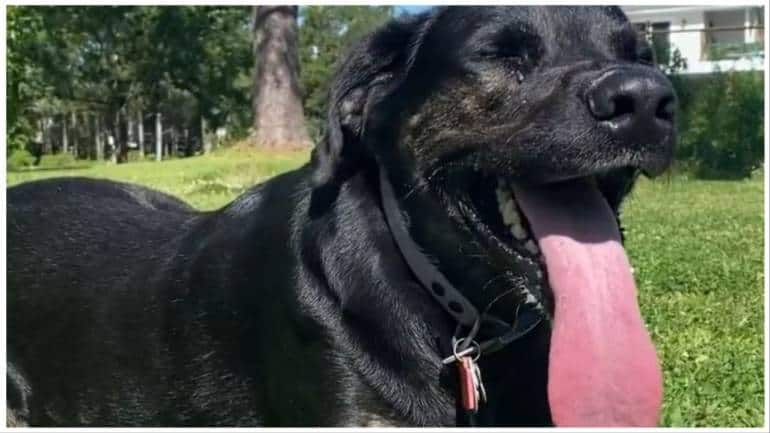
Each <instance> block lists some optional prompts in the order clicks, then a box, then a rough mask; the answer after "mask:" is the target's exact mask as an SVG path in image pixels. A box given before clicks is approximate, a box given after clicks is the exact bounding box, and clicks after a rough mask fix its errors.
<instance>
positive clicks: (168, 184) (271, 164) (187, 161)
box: [8, 150, 309, 210]
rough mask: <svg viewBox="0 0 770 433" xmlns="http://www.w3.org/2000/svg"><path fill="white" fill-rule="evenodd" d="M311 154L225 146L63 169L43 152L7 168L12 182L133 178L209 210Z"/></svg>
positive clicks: (294, 165)
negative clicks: (23, 166) (29, 163)
mask: <svg viewBox="0 0 770 433" xmlns="http://www.w3.org/2000/svg"><path fill="white" fill-rule="evenodd" d="M308 158H309V152H288V153H275V152H253V151H252V152H249V151H239V150H225V151H220V152H214V153H213V154H211V155H207V156H197V157H193V158H182V159H173V160H170V161H163V162H161V163H157V162H154V161H142V162H132V163H128V164H120V165H114V164H107V163H88V162H85V163H84V162H82V161H78V166H77V167H75V168H73V169H64V170H63V169H60V168H59V166H60V165H61V161H60V159H61V158H60V157H59V156H58V155H56V156H44V157H43V159H42V160H41V163H40V166H39V167H37V168H33V169H29V170H20V171H13V172H8V185H9V186H12V185H15V184H17V183H21V182H28V181H31V180H37V179H44V178H49V177H59V176H87V177H96V178H103V179H112V180H119V181H124V182H133V183H138V184H141V185H145V186H148V187H151V188H156V189H158V190H160V191H163V192H167V193H169V194H173V195H175V196H177V197H180V198H182V199H184V200H185V201H187V202H188V203H190V204H191V205H193V206H195V207H197V208H199V209H205V210H211V209H217V208H219V207H221V206H222V205H224V204H226V203H228V202H229V201H231V200H232V199H233V198H234V197H235V196H237V195H238V194H240V193H242V192H243V191H245V190H246V189H248V188H249V187H251V186H253V185H255V184H257V183H259V182H262V181H264V180H265V179H268V178H270V177H273V176H275V175H276V174H279V173H283V172H285V171H287V170H291V169H293V168H296V167H299V166H300V165H302V164H303V163H304V162H306V161H307V160H308Z"/></svg>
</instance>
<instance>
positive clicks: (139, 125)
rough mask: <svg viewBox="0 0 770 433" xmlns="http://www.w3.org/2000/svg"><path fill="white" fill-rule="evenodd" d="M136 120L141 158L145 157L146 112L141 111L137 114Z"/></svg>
mask: <svg viewBox="0 0 770 433" xmlns="http://www.w3.org/2000/svg"><path fill="white" fill-rule="evenodd" d="M136 122H137V124H136V127H137V139H138V140H137V141H138V144H139V158H140V159H144V113H142V112H141V111H140V112H139V113H138V114H137V119H136Z"/></svg>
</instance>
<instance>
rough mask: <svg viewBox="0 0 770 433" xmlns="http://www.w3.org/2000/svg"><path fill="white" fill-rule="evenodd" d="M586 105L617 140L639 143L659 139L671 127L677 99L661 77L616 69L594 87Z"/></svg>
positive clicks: (625, 69)
mask: <svg viewBox="0 0 770 433" xmlns="http://www.w3.org/2000/svg"><path fill="white" fill-rule="evenodd" d="M586 103H587V104H588V110H589V111H590V112H591V115H592V116H593V117H594V119H596V120H597V121H599V122H601V123H603V124H605V125H607V126H609V127H610V128H611V130H612V131H613V134H615V135H618V136H619V137H618V138H620V139H629V138H633V139H639V138H643V136H645V135H652V136H659V135H661V134H660V133H661V132H667V130H668V129H670V128H671V127H672V123H673V119H674V110H675V105H676V99H675V97H674V91H673V88H672V87H671V84H670V83H669V82H668V80H666V78H665V77H664V76H663V75H662V74H661V73H659V72H657V71H654V70H650V69H649V68H645V69H641V68H638V69H637V68H616V69H612V70H610V71H608V72H604V73H602V74H600V75H599V77H598V78H597V79H596V80H595V81H594V82H593V83H591V85H590V87H589V89H588V91H587V93H586ZM640 134H641V136H640Z"/></svg>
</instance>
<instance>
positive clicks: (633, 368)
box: [514, 182, 663, 427]
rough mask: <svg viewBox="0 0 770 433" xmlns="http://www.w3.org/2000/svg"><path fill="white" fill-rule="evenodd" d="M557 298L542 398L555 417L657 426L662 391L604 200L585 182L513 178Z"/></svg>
mask: <svg viewBox="0 0 770 433" xmlns="http://www.w3.org/2000/svg"><path fill="white" fill-rule="evenodd" d="M514 194H515V195H516V199H517V201H518V203H519V205H520V206H521V208H522V211H523V212H524V213H525V215H526V217H527V219H528V220H529V223H530V226H531V227H532V231H533V233H534V235H535V237H536V238H537V241H538V243H539V245H540V250H541V251H542V253H543V257H544V258H545V264H546V267H547V270H548V282H549V284H550V286H551V289H552V290H553V294H554V300H555V312H554V324H553V330H552V334H551V352H550V355H549V366H548V401H549V404H550V407H551V416H552V418H553V421H554V423H555V424H556V425H557V426H591V427H598V426H655V425H656V424H657V422H658V416H659V413H660V405H661V399H662V396H663V387H662V376H661V371H660V365H659V363H658V358H657V356H656V354H655V348H654V347H653V345H652V340H651V339H650V336H649V334H648V333H647V330H646V329H645V327H644V323H643V322H642V317H641V314H640V312H639V306H638V304H637V301H636V286H635V284H634V278H633V275H632V274H631V267H630V265H629V262H628V258H627V257H626V254H625V251H624V250H623V247H622V246H621V243H620V232H619V230H618V226H617V223H616V220H615V217H614V215H613V212H612V210H611V209H610V207H609V205H608V204H607V201H606V200H605V199H604V197H602V195H601V193H600V192H599V190H598V188H597V187H596V186H594V185H591V184H589V183H587V182H569V183H565V184H561V185H552V186H546V187H536V188H533V187H522V186H515V187H514Z"/></svg>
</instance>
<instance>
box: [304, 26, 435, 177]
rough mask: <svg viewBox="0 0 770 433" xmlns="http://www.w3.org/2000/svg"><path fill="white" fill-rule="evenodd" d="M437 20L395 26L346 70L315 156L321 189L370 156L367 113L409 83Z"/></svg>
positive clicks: (367, 43)
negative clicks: (365, 137) (427, 33)
mask: <svg viewBox="0 0 770 433" xmlns="http://www.w3.org/2000/svg"><path fill="white" fill-rule="evenodd" d="M431 17H432V15H430V14H428V13H426V14H423V15H418V16H415V17H411V18H408V19H405V20H403V19H402V20H394V21H391V22H390V23H388V24H386V25H385V26H383V27H382V28H380V29H379V30H377V31H376V32H374V33H373V34H371V35H369V36H368V37H367V38H365V39H364V40H363V41H361V42H360V43H358V44H357V45H356V46H354V47H353V49H352V50H351V51H350V53H349V54H348V56H347V57H346V59H345V60H344V62H343V63H342V64H341V65H340V67H339V69H338V70H337V74H336V76H335V80H334V82H333V83H332V86H331V89H330V92H329V93H330V94H329V109H328V112H327V116H328V118H327V128H326V133H325V135H324V138H323V139H322V141H321V142H320V143H319V144H318V145H317V146H316V148H315V149H314V150H313V157H312V158H313V165H314V167H315V173H314V176H313V178H314V182H315V184H316V185H323V184H326V183H328V182H330V181H332V180H334V179H335V178H337V177H338V176H339V175H340V174H341V173H343V172H345V171H346V170H347V169H348V168H349V167H350V166H351V165H352V164H355V163H356V162H360V158H362V157H364V156H365V154H366V150H365V149H364V148H363V146H362V145H361V144H360V141H361V139H362V135H363V134H364V125H365V122H366V115H367V107H369V106H372V105H373V104H374V103H376V102H379V101H378V100H381V99H383V98H385V97H387V95H389V94H391V93H392V92H393V91H394V90H395V89H396V88H398V86H399V85H400V83H402V82H403V81H404V79H405V77H406V75H407V73H408V71H409V69H410V64H411V62H412V61H413V59H414V55H415V53H416V52H417V50H418V48H419V46H420V41H421V39H422V35H423V34H424V33H425V31H426V29H427V27H428V25H429V22H430V21H431Z"/></svg>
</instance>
